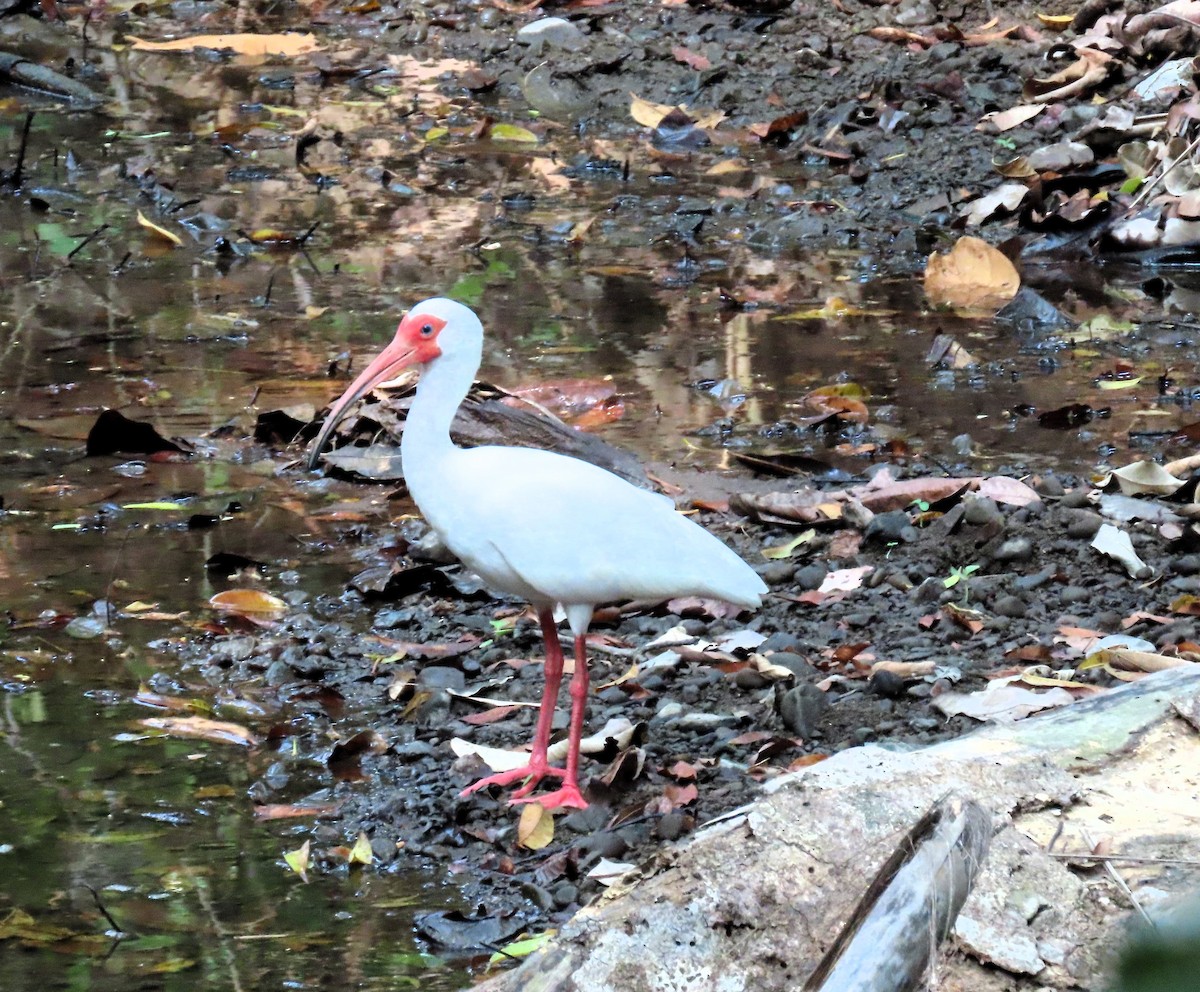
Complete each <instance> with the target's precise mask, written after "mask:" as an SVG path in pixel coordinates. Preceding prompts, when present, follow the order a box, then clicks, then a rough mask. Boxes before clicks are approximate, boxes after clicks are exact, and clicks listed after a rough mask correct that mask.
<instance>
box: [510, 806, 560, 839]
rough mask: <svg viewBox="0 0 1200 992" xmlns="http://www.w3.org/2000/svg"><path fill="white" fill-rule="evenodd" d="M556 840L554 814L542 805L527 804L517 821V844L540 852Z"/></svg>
mask: <svg viewBox="0 0 1200 992" xmlns="http://www.w3.org/2000/svg"><path fill="white" fill-rule="evenodd" d="M552 840H554V814H553V813H551V812H550V811H549V810H548V809H546V807H545V806H543V805H542V804H541V803H526V804H525V808H524V809H523V810H521V817H520V819H519V820H517V843H518V844H520V845H521V847H525V848H528V849H529V850H531V851H540V850H541V849H542V848H543V847H545V846H546V845H547V844H549V843H550V842H551V841H552Z"/></svg>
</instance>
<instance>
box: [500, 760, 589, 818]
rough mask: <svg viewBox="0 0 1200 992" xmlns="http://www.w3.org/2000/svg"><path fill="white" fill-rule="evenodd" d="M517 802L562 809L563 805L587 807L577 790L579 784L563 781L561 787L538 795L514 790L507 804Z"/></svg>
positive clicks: (579, 807) (575, 807)
mask: <svg viewBox="0 0 1200 992" xmlns="http://www.w3.org/2000/svg"><path fill="white" fill-rule="evenodd" d="M554 770H555V771H557V770H558V769H554ZM517 803H541V804H542V807H543V808H544V809H563V808H565V807H570V808H571V809H587V807H588V804H587V800H586V799H584V798H583V793H581V792H580V791H579V786H578V785H576V784H575V783H574V782H565V783H563V787H562V788H561V789H555V790H554V791H553V792H543V793H542V794H541V795H540V796H529V795H524V796H523V795H519V794H518V793H516V792H514V793H513V795H512V798H511V799H510V800H509V801H508V804H509V805H510V806H515V805H516V804H517Z"/></svg>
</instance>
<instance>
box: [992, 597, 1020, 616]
mask: <svg viewBox="0 0 1200 992" xmlns="http://www.w3.org/2000/svg"><path fill="white" fill-rule="evenodd" d="M1025 609H1026V607H1025V602H1024V600H1022V599H1021V598H1020V597H1018V596H998V597H996V601H995V602H994V603H992V610H993V611H994V612H996V613H998V614H1000V616H1002V617H1014V618H1020V617H1023V616H1025Z"/></svg>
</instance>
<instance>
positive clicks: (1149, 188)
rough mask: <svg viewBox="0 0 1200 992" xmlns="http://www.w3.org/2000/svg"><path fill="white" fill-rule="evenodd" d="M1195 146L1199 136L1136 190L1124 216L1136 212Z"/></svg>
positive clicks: (1199, 141)
mask: <svg viewBox="0 0 1200 992" xmlns="http://www.w3.org/2000/svg"><path fill="white" fill-rule="evenodd" d="M1197 145H1200V135H1197V136H1196V137H1195V138H1193V139H1192V141H1191V144H1189V145H1188V146H1187V148H1185V149H1184V150H1183V151H1181V152H1180V153H1179V154H1178V155H1177V156H1176V157H1175V160H1174V161H1173V162H1172V163H1171V164H1170V165H1168V166H1167V167H1166V168H1165V169H1163V170H1162V172H1160V173H1159V174H1158V175H1157V176H1155V177H1154V178H1153V179H1152V180H1151V181H1150V182H1148V183H1146V185H1145V186H1143V187H1142V188H1141V189H1140V190H1138V195H1137V196H1135V197H1134V198H1133V200H1132V201H1130V204H1129V206H1128V207H1126V208H1125V216H1126V217H1128V216H1130V215H1132V214H1133V212H1134V210H1136V209H1137V208H1138V205H1139V204H1140V203H1141V202H1142V201H1143V200H1144V199H1145V198H1146V197H1148V196H1149V195H1150V194H1151V192H1153V190H1154V187H1155V186H1157V185H1158V184H1159V183H1161V182H1162V181H1163V180H1164V179H1166V178H1167V173H1168V172H1170V171H1171V170H1172V169H1174V168H1175V166H1177V165H1178V164H1179V163H1180V162H1182V161H1183V160H1184V159H1185V158H1186V157H1187V156H1189V155H1191V153H1192V152H1194V151H1195V150H1196V146H1197Z"/></svg>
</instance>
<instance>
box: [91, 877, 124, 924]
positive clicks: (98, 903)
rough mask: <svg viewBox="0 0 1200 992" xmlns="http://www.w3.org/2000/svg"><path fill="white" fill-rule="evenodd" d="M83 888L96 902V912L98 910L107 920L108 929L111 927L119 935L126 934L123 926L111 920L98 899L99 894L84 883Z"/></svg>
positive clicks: (105, 908)
mask: <svg viewBox="0 0 1200 992" xmlns="http://www.w3.org/2000/svg"><path fill="white" fill-rule="evenodd" d="M83 887H84V888H85V889H87V890H88V892H90V893H91V894H92V898H93V899H95V900H96V908H97V909H98V910H100V912H101V913H102V914H103V915H104V918H105V919H106V920H108V925H109V926H110V927H112V928H113V929H114V930H115V931H116V932H117V933H119V934H125V933H127V932H128V931H126V929H125V928H124V927H123V926H121V924H119V923H118V922H117V921H116V920H114V919H113V918H112V913H110V912H109V911H108V909H107V907H106V906H105V905H104V901H103V900H102V899H101V898H100V893H99V892H97V891H96V890H95V889H93V888H92V887H91V886H90V885H88V884H87V883H84V886H83Z"/></svg>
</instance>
